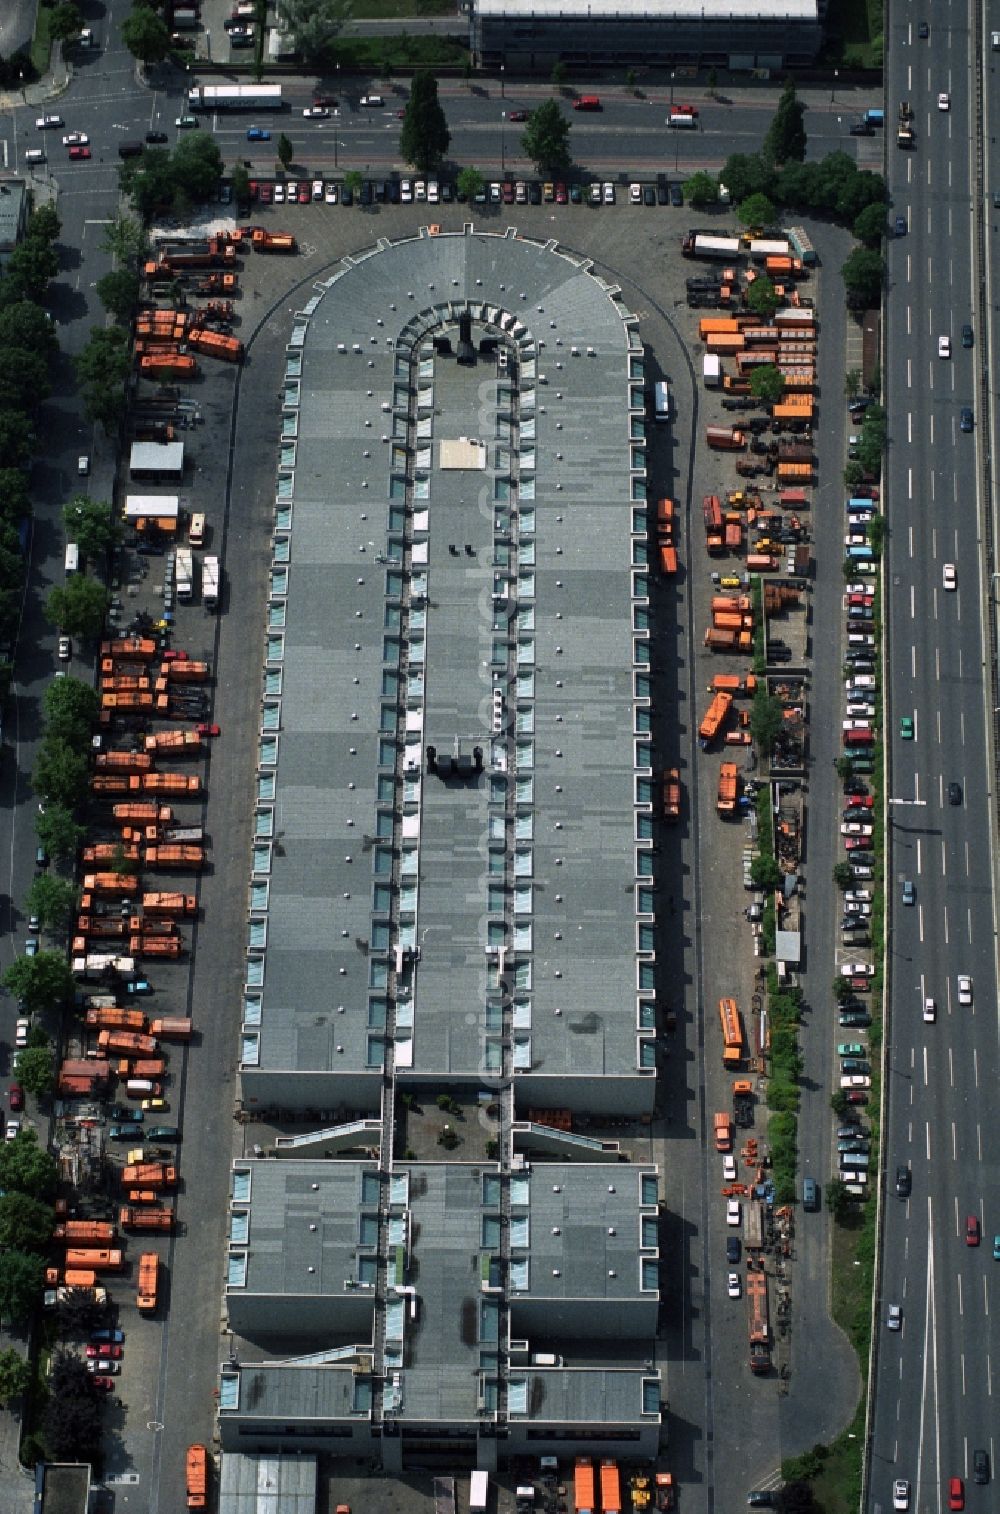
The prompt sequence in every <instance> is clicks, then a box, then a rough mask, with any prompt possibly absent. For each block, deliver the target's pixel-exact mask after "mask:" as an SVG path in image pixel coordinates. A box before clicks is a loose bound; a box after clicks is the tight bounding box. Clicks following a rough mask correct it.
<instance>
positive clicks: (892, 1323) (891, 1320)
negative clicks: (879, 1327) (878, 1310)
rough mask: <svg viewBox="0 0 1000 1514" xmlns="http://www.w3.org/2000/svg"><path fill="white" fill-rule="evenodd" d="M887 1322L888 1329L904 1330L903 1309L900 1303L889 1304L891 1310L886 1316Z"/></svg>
mask: <svg viewBox="0 0 1000 1514" xmlns="http://www.w3.org/2000/svg"><path fill="white" fill-rule="evenodd" d="M885 1324H886V1329H887V1330H902V1328H903V1311H902V1309H901V1308H900V1307H899V1305H898V1304H890V1305H889V1311H888V1313H887V1314H886V1317H885Z"/></svg>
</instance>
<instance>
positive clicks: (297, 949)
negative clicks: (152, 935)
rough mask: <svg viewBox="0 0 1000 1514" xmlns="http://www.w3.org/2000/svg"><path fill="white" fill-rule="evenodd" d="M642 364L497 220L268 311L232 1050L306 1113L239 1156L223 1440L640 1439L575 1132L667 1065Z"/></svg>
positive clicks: (639, 1364)
mask: <svg viewBox="0 0 1000 1514" xmlns="http://www.w3.org/2000/svg"><path fill="white" fill-rule="evenodd" d="M645 390H646V385H645V367H644V355H643V350H642V346H641V343H640V341H639V337H638V332H637V328H636V321H635V318H634V317H633V316H632V315H631V313H630V312H629V311H628V310H627V309H626V308H625V307H624V306H623V305H622V303H621V300H620V297H619V291H618V290H617V289H615V288H612V287H609V286H608V285H607V284H606V283H604V282H603V281H602V280H600V279H599V278H597V277H596V276H595V275H594V273H593V272H592V270H591V268H590V266H589V265H588V264H587V263H585V262H583V261H582V260H580V259H578V258H575V257H572V256H569V255H567V254H565V253H564V252H562V251H561V250H560V249H559V248H558V247H557V245H556V244H555V243H545V244H542V243H534V242H530V241H526V240H524V239H523V238H521V237H519V236H517V235H516V233H515V232H513V231H509V232H508V233H507V234H504V235H497V234H492V233H491V234H482V233H479V232H476V231H475V230H474V229H473V227H472V226H471V225H470V226H467V227H466V228H465V229H464V230H463V231H462V232H459V233H454V234H447V235H437V234H435V233H432V232H431V230H430V229H429V228H424V229H423V230H422V232H421V233H420V234H419V235H418V236H415V237H413V238H411V239H409V240H407V241H403V242H399V243H387V242H380V243H379V244H378V245H377V246H376V247H373V248H371V249H369V250H368V251H367V252H365V253H363V254H361V255H359V256H357V257H356V258H353V259H347V260H345V262H344V263H343V264H342V265H341V266H340V267H338V269H337V270H336V272H335V273H334V275H333V276H332V278H330V279H329V280H328V281H327V282H326V283H324V284H323V285H322V286H320V287H319V288H317V289H316V291H315V293H314V294H313V296H312V297H311V298H310V299H309V300H308V301H307V303H306V304H305V305H304V307H303V309H302V310H301V311H300V312H299V313H298V314H297V315H296V316H295V318H294V320H293V325H292V330H291V333H290V338H289V343H288V351H287V360H286V373H285V384H284V392H283V404H282V419H281V431H282V437H281V443H280V452H279V466H278V474H277V487H276V499H275V527H274V534H273V538H272V554H273V560H272V566H271V576H270V592H269V596H268V607H267V633H266V652H265V666H264V670H263V698H262V705H261V722H260V735H259V744H258V753H257V776H256V785H257V787H256V803H255V807H254V837H253V854H252V872H251V878H250V883H249V895H248V916H247V943H246V975H245V986H244V995H243V1006H244V1014H243V1028H242V1040H241V1080H242V1097H243V1102H244V1106H245V1108H246V1110H247V1112H248V1113H249V1114H250V1115H251V1116H252V1115H253V1113H254V1112H255V1111H256V1110H257V1109H258V1107H260V1108H267V1109H270V1110H277V1111H279V1112H284V1113H285V1114H288V1115H293V1114H294V1115H295V1117H296V1129H295V1133H294V1134H291V1135H280V1136H278V1137H277V1139H276V1141H275V1145H274V1148H273V1150H272V1151H269V1152H268V1153H267V1154H266V1159H263V1160H257V1159H248V1160H244V1161H240V1162H238V1163H236V1164H235V1167H234V1172H233V1190H232V1199H231V1217H230V1237H229V1248H228V1258H227V1286H226V1302H227V1310H228V1316H229V1324H230V1327H231V1329H232V1330H233V1332H234V1334H235V1336H236V1342H235V1344H236V1348H237V1349H236V1350H235V1351H234V1358H233V1361H232V1362H231V1363H230V1364H227V1365H226V1366H225V1367H224V1369H223V1372H222V1376H221V1380H220V1424H221V1426H222V1436H223V1444H224V1445H225V1446H226V1448H227V1449H234V1448H242V1449H253V1450H257V1451H268V1450H272V1449H275V1448H277V1447H278V1446H281V1447H285V1448H288V1447H299V1448H304V1449H310V1450H311V1449H318V1448H326V1449H328V1450H332V1451H333V1452H334V1453H335V1454H339V1455H361V1456H372V1457H375V1458H377V1459H378V1461H379V1462H380V1463H381V1465H382V1466H383V1467H385V1468H386V1469H387V1470H392V1471H399V1470H403V1469H405V1468H406V1467H407V1466H412V1465H414V1464H424V1463H425V1462H426V1460H427V1458H428V1457H429V1456H431V1457H432V1456H434V1455H435V1454H440V1455H447V1456H448V1457H450V1458H453V1459H455V1458H457V1462H456V1464H457V1465H463V1464H465V1463H466V1462H467V1464H469V1465H475V1466H482V1467H490V1466H495V1465H496V1464H497V1461H498V1459H503V1458H507V1457H509V1456H510V1455H515V1454H519V1451H527V1450H529V1449H530V1450H534V1451H535V1452H537V1451H538V1450H539V1449H540V1448H542V1447H544V1446H546V1445H551V1446H552V1447H553V1448H554V1450H558V1452H559V1453H560V1454H567V1453H568V1452H569V1451H570V1450H571V1449H572V1447H573V1446H574V1445H575V1444H578V1447H579V1449H586V1447H587V1446H588V1445H589V1446H590V1447H591V1448H593V1447H594V1445H595V1443H597V1444H600V1443H601V1442H602V1441H605V1442H608V1443H612V1442H614V1443H615V1444H618V1443H625V1444H627V1445H628V1446H629V1448H630V1450H632V1451H634V1454H636V1455H641V1456H651V1455H653V1454H654V1453H655V1450H656V1446H657V1443H658V1437H659V1433H660V1414H661V1392H660V1380H659V1373H658V1371H656V1370H654V1369H652V1368H650V1366H649V1364H648V1363H647V1362H646V1361H645V1360H644V1353H645V1351H646V1350H647V1349H648V1347H647V1343H648V1340H649V1338H650V1336H651V1335H653V1334H655V1330H656V1320H657V1310H658V1306H659V1299H660V1292H659V1240H658V1236H659V1191H658V1176H657V1172H656V1169H655V1168H654V1167H651V1166H648V1165H640V1164H635V1165H633V1164H630V1163H623V1162H622V1161H621V1160H620V1157H621V1153H620V1152H619V1150H618V1147H617V1146H616V1144H615V1143H614V1142H610V1141H607V1140H603V1139H601V1138H599V1137H596V1136H591V1135H590V1134H588V1133H587V1131H586V1130H583V1129H581V1128H580V1125H581V1122H583V1123H585V1120H584V1117H586V1118H587V1119H589V1118H591V1117H593V1116H600V1115H602V1114H603V1115H605V1116H625V1117H631V1118H638V1117H642V1116H648V1115H649V1114H650V1113H651V1112H652V1108H653V1097H654V1091H655V1076H656V1047H655V1033H656V1025H655V990H656V973H657V963H656V952H655V945H656V942H655V909H654V905H655V897H656V894H655V890H656V862H655V857H654V852H653V829H654V823H655V822H654V794H655V786H656V781H655V777H654V771H653V753H652V743H651V736H650V721H651V714H650V703H651V691H650V686H649V661H650V657H649V635H650V625H649V582H648V569H647V551H648V547H647V525H646V509H645V505H646V499H645V495H646V448H645V426H646V418H645ZM417 1100H420V1101H423V1102H424V1103H429V1104H430V1105H431V1106H432V1107H434V1106H436V1104H437V1102H438V1101H440V1100H443V1101H444V1102H445V1103H448V1101H449V1100H450V1101H452V1103H453V1104H454V1106H455V1114H454V1115H449V1118H453V1119H455V1120H460V1121H462V1122H463V1124H462V1126H461V1129H462V1132H463V1134H462V1135H461V1137H460V1136H458V1135H457V1134H456V1133H455V1131H454V1130H453V1129H452V1128H451V1126H450V1125H448V1124H445V1125H444V1126H443V1128H442V1129H441V1130H440V1134H439V1137H438V1141H437V1145H434V1144H433V1141H432V1139H431V1140H430V1141H429V1142H428V1145H427V1147H426V1149H422V1150H421V1151H420V1152H419V1153H418V1152H417V1151H415V1150H412V1149H410V1142H409V1137H408V1136H407V1137H405V1138H404V1137H401V1135H400V1133H399V1129H398V1127H399V1126H400V1125H401V1124H402V1123H403V1122H405V1120H406V1118H407V1113H406V1112H407V1111H408V1110H409V1108H410V1107H411V1104H412V1103H413V1102H414V1101H417ZM408 1101H410V1102H409V1103H408ZM574 1127H576V1128H574ZM418 1139H419V1138H418V1137H417V1136H416V1135H415V1136H414V1140H418ZM459 1146H460V1151H459V1154H458V1156H457V1157H456V1156H450V1155H449V1152H450V1151H451V1150H452V1148H454V1147H459ZM602 1427H603V1428H602ZM456 1448H457V1449H456Z"/></svg>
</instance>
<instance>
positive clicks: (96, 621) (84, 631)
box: [45, 573, 111, 641]
mask: <svg viewBox="0 0 1000 1514" xmlns="http://www.w3.org/2000/svg"><path fill="white" fill-rule="evenodd" d="M110 602H111V596H110V594H109V593H108V591H107V589H106V588H105V587H104V585H103V584H99V583H98V582H97V579H96V578H87V577H86V576H85V575H84V574H83V573H75V574H74V575H73V576H72V578H69V579H67V581H66V583H65V584H62V585H57V586H56V588H54V589H51V590H50V591H49V597H48V600H47V601H46V605H45V616H46V619H47V620H48V621H49V622H50V623H51V624H52V625H54V626H59V627H61V629H62V630H63V631H65V632H66V634H67V635H68V636H80V637H82V638H83V640H84V641H96V640H97V638H98V637H99V636H100V634H101V632H102V631H103V630H104V619H105V616H106V615H107V613H108V605H109V603H110Z"/></svg>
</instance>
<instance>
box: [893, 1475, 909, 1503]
mask: <svg viewBox="0 0 1000 1514" xmlns="http://www.w3.org/2000/svg"><path fill="white" fill-rule="evenodd" d="M892 1507H893V1508H894V1509H896V1510H903V1509H908V1508H909V1507H910V1484H909V1483H908V1482H907V1480H906V1478H905V1477H897V1478H896V1481H895V1482H894V1483H893V1485H892Z"/></svg>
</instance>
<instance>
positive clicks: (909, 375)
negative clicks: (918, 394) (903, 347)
mask: <svg viewBox="0 0 1000 1514" xmlns="http://www.w3.org/2000/svg"><path fill="white" fill-rule="evenodd" d="M906 387H907V389H912V388H913V363H912V361H911V360H910V358H907V359H906Z"/></svg>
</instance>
